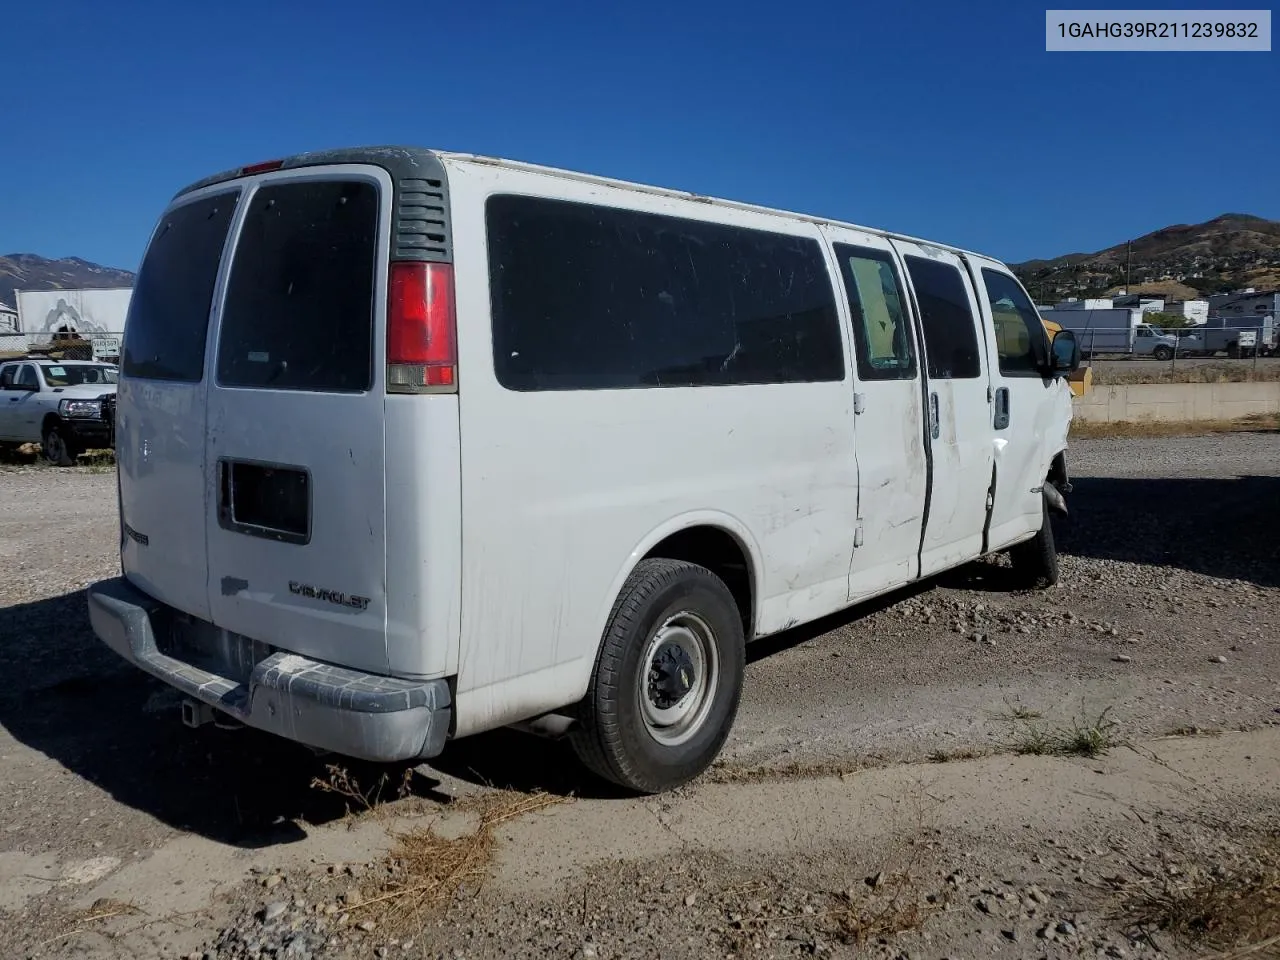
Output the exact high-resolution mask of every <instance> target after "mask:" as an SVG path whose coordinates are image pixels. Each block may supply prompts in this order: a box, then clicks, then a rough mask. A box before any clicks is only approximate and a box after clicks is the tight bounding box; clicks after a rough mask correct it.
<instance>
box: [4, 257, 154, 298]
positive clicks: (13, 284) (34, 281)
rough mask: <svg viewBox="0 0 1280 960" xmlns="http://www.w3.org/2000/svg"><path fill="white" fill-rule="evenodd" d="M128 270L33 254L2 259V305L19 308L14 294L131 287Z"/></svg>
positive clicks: (132, 278) (67, 258)
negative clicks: (17, 292)
mask: <svg viewBox="0 0 1280 960" xmlns="http://www.w3.org/2000/svg"><path fill="white" fill-rule="evenodd" d="M133 280H134V276H133V274H132V273H130V272H129V271H128V270H117V269H115V268H114V267H104V266H101V265H100V264H97V263H90V262H89V261H88V260H81V259H80V258H79V257H65V258H63V259H61V260H50V259H48V258H46V257H38V256H36V255H35V254H34V253H11V254H9V255H8V256H5V257H0V302H3V303H7V304H8V305H9V306H11V307H16V306H17V303H16V302H15V301H16V300H17V297H15V296H14V291H15V290H88V289H101V288H104V287H132V286H133Z"/></svg>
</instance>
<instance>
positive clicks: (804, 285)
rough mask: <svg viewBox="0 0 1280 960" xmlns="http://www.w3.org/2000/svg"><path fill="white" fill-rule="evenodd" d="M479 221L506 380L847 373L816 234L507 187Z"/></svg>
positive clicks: (797, 378) (751, 378)
mask: <svg viewBox="0 0 1280 960" xmlns="http://www.w3.org/2000/svg"><path fill="white" fill-rule="evenodd" d="M485 221H486V229H487V232H488V242H489V278H490V280H489V282H490V304H491V311H492V323H493V360H494V371H495V373H496V374H497V377H498V382H499V383H501V384H502V385H503V386H504V387H506V388H507V389H509V390H527V391H534V390H607V389H614V390H617V389H627V388H637V387H691V386H724V385H730V384H762V383H813V382H817V381H838V380H843V379H844V350H845V347H844V342H843V338H842V337H841V335H840V323H839V319H838V314H837V313H836V300H835V289H834V287H833V286H832V283H831V276H830V273H829V271H828V269H827V263H826V259H825V258H824V256H823V253H822V247H821V246H820V245H819V243H818V241H817V240H815V239H809V238H805V237H796V236H789V235H786V234H779V233H772V232H767V231H763V230H755V229H745V228H742V227H734V226H729V225H726V224H720V223H709V222H705V221H700V220H690V219H686V218H683V217H672V216H666V215H661V214H653V213H643V212H640V211H636V210H626V209H620V208H617V207H606V206H597V205H594V204H587V203H576V202H569V201H564V200H550V199H546V198H541V197H528V196H514V195H507V194H498V195H494V196H492V197H490V198H489V200H488V203H487V205H486V209H485Z"/></svg>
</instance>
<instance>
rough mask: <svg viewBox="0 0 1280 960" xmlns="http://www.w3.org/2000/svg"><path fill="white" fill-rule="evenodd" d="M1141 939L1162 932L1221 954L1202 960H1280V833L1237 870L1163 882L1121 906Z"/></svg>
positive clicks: (1197, 873)
mask: <svg viewBox="0 0 1280 960" xmlns="http://www.w3.org/2000/svg"><path fill="white" fill-rule="evenodd" d="M1125 913H1126V916H1127V918H1128V919H1129V921H1130V923H1131V925H1132V926H1133V927H1134V928H1135V929H1136V930H1137V931H1139V933H1140V934H1141V933H1142V932H1143V931H1146V930H1161V931H1164V932H1166V933H1169V934H1171V935H1172V936H1173V937H1175V938H1176V939H1178V940H1180V941H1182V942H1183V943H1185V944H1189V945H1194V946H1196V947H1199V948H1202V949H1203V948H1208V949H1212V950H1218V951H1222V952H1221V953H1218V954H1216V955H1215V957H1212V958H1205V960H1235V958H1243V957H1276V956H1280V833H1273V834H1271V835H1270V836H1269V837H1267V838H1266V840H1265V842H1264V843H1263V845H1262V847H1261V849H1259V850H1258V851H1256V852H1254V853H1253V855H1252V856H1251V857H1249V858H1248V861H1247V862H1246V863H1245V864H1244V865H1241V866H1237V867H1233V868H1230V869H1227V868H1223V867H1222V866H1219V867H1217V868H1216V869H1214V870H1212V871H1210V870H1207V869H1198V870H1196V871H1193V872H1191V873H1189V874H1187V875H1185V876H1176V877H1174V876H1166V877H1163V878H1162V879H1161V880H1160V881H1159V883H1158V884H1157V883H1154V882H1153V883H1152V884H1150V885H1148V887H1147V888H1146V889H1145V890H1143V891H1142V892H1141V893H1140V894H1138V895H1137V896H1136V897H1135V898H1133V899H1131V900H1130V901H1129V902H1128V903H1127V904H1125Z"/></svg>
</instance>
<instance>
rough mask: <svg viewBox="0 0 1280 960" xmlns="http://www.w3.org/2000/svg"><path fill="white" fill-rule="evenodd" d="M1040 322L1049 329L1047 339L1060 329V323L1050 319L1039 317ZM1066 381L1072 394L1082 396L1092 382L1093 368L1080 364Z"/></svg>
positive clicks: (1051, 337)
mask: <svg viewBox="0 0 1280 960" xmlns="http://www.w3.org/2000/svg"><path fill="white" fill-rule="evenodd" d="M1040 322H1041V323H1043V324H1044V328H1045V329H1046V330H1048V331H1049V339H1050V340H1052V339H1053V335H1054V334H1055V333H1057V332H1058V331H1059V330H1061V329H1062V325H1061V324H1058V323H1054V322H1053V321H1052V320H1046V319H1045V318H1044V317H1041V318H1040ZM1067 383H1068V384H1070V386H1071V393H1072V395H1073V396H1077V397H1083V396H1084V395H1085V394H1086V393H1088V392H1089V386H1090V385H1091V384H1092V383H1093V369H1092V368H1091V367H1087V366H1084V365H1083V364H1081V366H1080V368H1079V369H1078V370H1076V371H1075V372H1073V373H1072V374H1071V375H1070V376H1068V377H1067Z"/></svg>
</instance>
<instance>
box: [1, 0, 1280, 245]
mask: <svg viewBox="0 0 1280 960" xmlns="http://www.w3.org/2000/svg"><path fill="white" fill-rule="evenodd" d="M1196 6H1199V7H1201V8H1203V7H1204V6H1206V5H1205V4H1197V5H1196ZM1044 9H1045V8H1044V6H1043V5H1035V4H1028V3H1026V2H1025V0H1024V2H1021V3H987V4H975V5H969V4H961V3H951V2H948V3H938V4H912V3H875V4H861V3H857V2H851V0H840V2H834V0H791V2H787V3H770V4H765V3H754V2H736V3H729V2H726V0H707V2H696V0H685V2H679V3H675V2H669V0H653V2H648V3H644V4H636V3H631V2H627V0H615V2H613V3H594V4H587V3H561V2H556V0H547V2H545V3H541V4H535V3H527V2H526V3H516V2H508V0H489V2H486V3H484V4H479V3H474V4H473V3H468V2H465V0H464V2H460V3H426V2H417V3H403V2H401V3H384V2H381V0H365V2H361V3H338V2H333V0H314V2H311V3H307V4H302V3H297V2H292V3H290V2H277V3H272V2H267V0H258V2H255V3H246V2H240V0H231V2H224V3H220V4H214V5H210V4H183V3H172V4H160V3H155V2H151V3H140V2H133V0H115V2H111V3H103V2H99V0H94V2H68V0H42V2H41V3H27V4H13V5H10V6H9V8H8V9H7V10H6V12H5V14H4V15H3V26H4V36H5V43H4V54H3V60H0V63H2V64H3V67H4V78H5V92H4V95H3V103H4V108H3V111H0V115H2V116H3V118H4V123H3V124H2V125H0V253H9V252H32V253H39V254H42V255H44V256H81V257H84V258H86V259H89V260H95V261H98V262H101V263H105V264H108V265H112V266H121V267H126V268H130V269H132V268H135V267H136V265H137V263H138V261H139V259H140V257H141V254H142V248H143V246H144V245H145V243H146V238H147V234H148V232H149V231H150V229H151V226H152V223H153V222H154V220H155V218H156V216H157V215H158V214H159V212H160V210H161V209H162V208H163V206H164V204H165V202H166V201H167V199H168V198H169V197H170V196H171V195H172V194H173V192H174V191H175V190H177V189H178V188H180V187H181V186H183V185H185V184H186V183H188V182H190V181H192V180H196V179H199V178H200V177H202V176H204V175H205V174H207V173H211V172H214V171H217V170H221V169H224V168H227V167H233V166H236V165H239V164H242V163H247V162H253V161H257V160H262V159H267V158H270V157H273V156H277V155H282V154H288V153H294V152H298V151H301V150H308V149H316V148H323V147H332V146H343V145H353V144H361V143H413V144H418V145H422V146H436V147H441V148H445V149H457V150H465V151H473V152H480V153H488V154H497V155H500V156H507V157H514V158H518V159H522V160H529V161H533V162H539V163H548V164H553V165H558V166H567V167H572V168H575V169H580V170H585V171H588V172H592V173H600V174H605V175H609V176H615V177H621V178H625V179H633V180H640V181H644V182H649V183H656V184H660V185H663V186H671V187H678V188H682V189H688V190H693V191H697V192H701V193H709V194H714V195H718V196H724V197H730V198H733V199H740V200H746V201H751V202H756V203H763V204H769V205H773V206H779V207H784V208H790V209H798V210H802V211H806V212H811V213H817V214H823V215H827V216H832V217H837V218H842V219H847V220H852V221H855V222H858V223H864V224H869V225H873V226H881V227H888V228H891V229H895V230H900V231H904V232H909V233H914V234H918V235H922V236H925V237H929V238H932V239H936V240H940V241H946V242H950V243H956V244H960V245H963V246H967V247H970V248H974V249H978V250H981V251H983V252H986V253H991V254H994V255H995V256H998V257H1001V258H1003V259H1006V260H1014V261H1016V260H1023V259H1027V258H1030V257H1039V256H1053V255H1057V254H1061V253H1066V252H1072V251H1077V250H1094V249H1098V248H1101V247H1104V246H1109V245H1110V244H1112V243H1116V242H1120V241H1122V240H1124V239H1126V238H1128V237H1134V236H1138V235H1140V234H1142V233H1145V232H1147V231H1150V230H1152V229H1156V228H1158V227H1162V226H1165V225H1167V224H1169V223H1177V222H1196V221H1200V220H1205V219H1208V218H1210V217H1213V216H1216V215H1217V214H1220V213H1225V212H1241V213H1255V214H1259V215H1262V216H1268V217H1272V218H1277V219H1280V53H1278V52H1275V51H1273V52H1271V53H1251V54H1243V53H1227V54H1202V53H1196V54H1186V53H1179V54H1173V53H1162V54H1155V53H1150V54H1148V53H1137V54H1099V53H1054V54H1050V53H1046V52H1045V51H1044Z"/></svg>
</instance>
